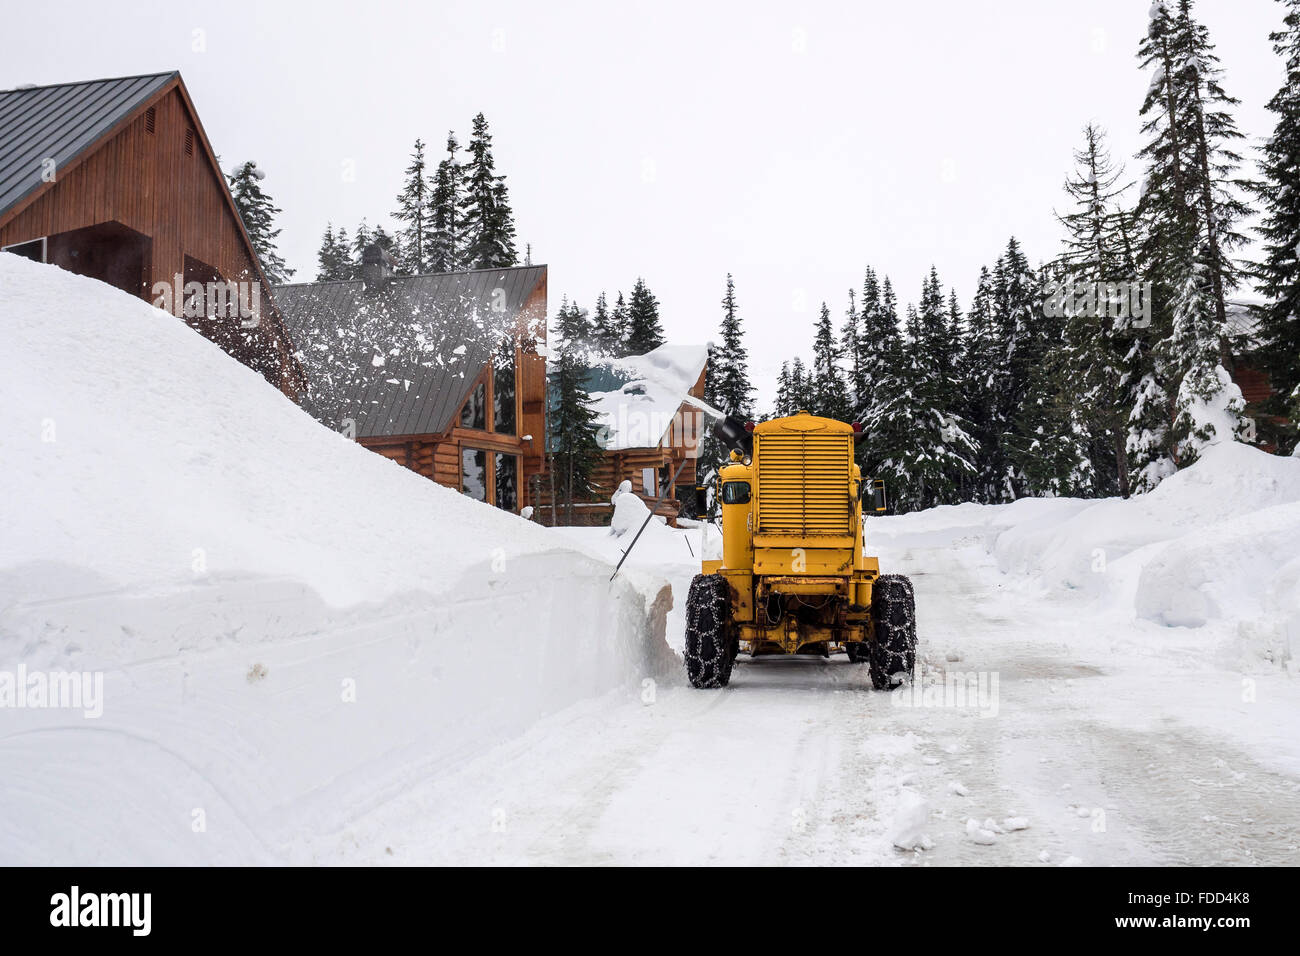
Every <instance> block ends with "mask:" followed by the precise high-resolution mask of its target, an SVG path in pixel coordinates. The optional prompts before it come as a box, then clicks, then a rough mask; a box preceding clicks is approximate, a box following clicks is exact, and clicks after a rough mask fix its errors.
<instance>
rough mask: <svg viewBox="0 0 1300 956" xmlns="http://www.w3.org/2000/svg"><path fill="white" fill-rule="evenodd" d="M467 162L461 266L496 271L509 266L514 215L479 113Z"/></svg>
mask: <svg viewBox="0 0 1300 956" xmlns="http://www.w3.org/2000/svg"><path fill="white" fill-rule="evenodd" d="M466 151H467V152H468V153H469V162H468V163H466V164H465V168H464V171H463V173H462V177H463V178H462V182H463V186H464V196H463V198H462V199H461V203H460V216H461V229H462V233H463V235H464V240H463V245H462V254H461V266H462V268H466V269H498V268H505V267H507V266H513V265H514V264H515V262H516V260H517V258H518V255H517V253H516V252H515V223H514V214H513V213H512V212H511V211H510V199H509V195H508V193H507V191H506V178H505V176H498V175H497V173H496V163H495V161H494V160H493V158H492V134H491V133H490V132H488V124H487V120H486V119H485V118H484V117H483V114H482V113H479V114H478V115H477V116H475V117H474V128H473V130H472V132H471V133H470V140H469V146H468V148H467V150H466Z"/></svg>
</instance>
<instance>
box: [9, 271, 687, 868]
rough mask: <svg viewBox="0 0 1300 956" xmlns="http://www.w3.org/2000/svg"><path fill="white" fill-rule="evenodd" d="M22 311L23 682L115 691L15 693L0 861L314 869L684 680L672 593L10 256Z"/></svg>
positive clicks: (14, 497)
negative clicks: (652, 687)
mask: <svg viewBox="0 0 1300 956" xmlns="http://www.w3.org/2000/svg"><path fill="white" fill-rule="evenodd" d="M0 324H2V325H3V327H4V329H5V332H6V343H5V348H4V351H3V353H0V354H2V357H0V394H3V397H4V400H5V406H6V408H7V409H8V410H9V413H10V418H9V420H10V423H11V426H10V427H9V428H6V429H3V430H0V460H3V461H4V463H5V465H4V469H3V472H0V677H3V675H4V674H5V673H9V674H14V673H17V671H18V669H19V668H25V669H26V671H27V672H29V673H30V672H32V671H45V672H85V673H96V674H99V675H101V676H102V681H103V695H102V703H103V715H102V717H99V718H98V719H95V718H87V717H85V716H83V713H82V711H80V710H75V711H69V710H67V709H53V708H35V707H28V708H23V709H17V708H15V707H14V706H13V703H14V702H13V701H10V702H7V703H6V702H5V701H3V700H2V699H0V776H2V777H3V778H4V779H5V781H6V786H5V787H4V788H3V789H2V790H0V863H6V864H12V863H113V862H130V863H173V862H193V863H206V862H226V863H234V862H248V861H278V862H285V861H293V862H308V861H309V860H307V859H303V858H302V853H303V852H305V851H303V850H302V849H301V848H302V847H303V846H305V845H306V843H307V841H306V840H305V839H304V838H305V837H311V838H319V837H320V836H321V835H322V834H338V833H342V832H345V830H346V827H347V825H348V823H349V821H350V820H352V819H354V818H356V817H357V816H358V815H359V814H361V813H363V812H364V811H365V810H366V809H367V808H369V807H372V806H373V805H375V804H376V803H379V802H382V801H384V800H386V799H388V798H389V797H391V796H393V795H394V794H396V793H398V792H401V791H402V790H404V789H406V788H408V787H409V786H411V785H412V784H413V783H414V782H416V781H417V780H418V779H420V778H422V777H423V776H426V775H428V774H430V773H434V772H436V771H438V769H439V768H441V767H444V766H446V765H447V764H448V763H450V762H454V761H458V760H460V759H461V758H463V757H465V756H468V755H470V754H473V753H475V752H477V751H480V750H482V749H483V748H484V747H486V746H489V745H491V744H493V743H495V742H497V741H499V740H502V739H504V738H506V737H507V736H511V735H515V734H518V733H521V732H522V731H523V730H525V729H526V728H527V727H528V726H530V725H531V724H532V723H533V722H535V721H536V720H537V719H538V718H539V717H541V716H542V715H544V714H546V713H550V712H553V711H556V710H559V709H561V708H563V707H566V706H568V705H569V704H571V703H573V702H574V701H576V700H578V699H581V698H585V697H591V696H594V695H597V694H603V693H607V692H610V691H612V690H615V689H617V688H621V687H635V686H637V682H639V681H640V680H641V679H643V678H644V677H646V676H649V675H658V674H660V673H663V672H665V670H666V669H671V670H674V671H675V663H676V662H675V660H674V658H673V655H672V653H671V651H669V649H668V647H667V645H666V644H665V642H664V627H665V619H666V615H667V613H668V609H669V606H670V604H671V595H670V593H669V592H668V589H667V588H666V587H663V586H662V585H661V582H660V581H659V580H658V579H654V578H652V577H651V576H649V575H641V576H640V577H635V578H633V577H623V578H620V579H617V580H615V581H614V582H613V583H612V584H611V583H610V582H609V580H608V578H609V573H610V567H609V565H608V563H607V562H606V561H604V560H603V559H602V557H600V556H599V555H597V554H596V553H594V552H591V551H584V550H583V549H581V548H580V547H575V546H574V545H573V543H572V542H571V541H570V540H569V539H566V538H564V537H562V536H560V535H557V534H556V533H555V532H552V531H548V530H547V529H544V528H541V527H540V526H538V525H535V524H532V523H530V522H527V521H524V520H523V519H521V518H519V517H516V516H512V515H509V514H506V513H503V512H500V511H497V510H495V509H493V508H489V507H486V506H484V505H480V504H477V503H474V502H471V501H470V500H468V499H466V498H464V497H462V496H460V495H458V494H456V493H455V492H452V491H450V490H448V489H445V488H441V487H439V486H437V485H434V484H433V483H432V482H429V481H427V480H426V479H423V478H421V477H419V476H417V475H415V474H414V473H412V472H410V471H407V470H406V469H403V468H401V467H399V466H397V465H395V464H392V463H390V462H388V461H386V460H385V459H383V458H381V457H380V456H378V455H375V454H373V453H371V452H367V451H365V450H364V449H362V448H361V447H359V446H358V445H356V444H355V443H353V442H350V441H348V440H346V439H344V438H343V437H342V436H340V435H336V434H334V433H332V432H330V431H329V430H327V429H325V428H324V427H323V426H321V425H319V424H318V423H316V422H315V421H313V420H312V419H311V418H310V417H309V416H307V415H306V414H304V413H303V412H301V411H300V410H299V409H298V408H297V407H296V406H295V405H293V403H292V402H290V401H288V400H286V399H285V398H284V397H283V396H281V395H280V394H279V393H278V392H277V391H276V390H275V389H274V388H272V387H271V386H270V385H268V384H267V383H266V382H265V381H264V380H263V379H262V378H261V377H260V376H259V375H257V374H256V373H254V372H252V371H250V370H248V369H246V368H244V367H243V366H241V365H239V364H238V363H236V362H235V361H233V360H232V359H230V358H228V357H227V356H226V355H225V354H224V353H222V352H221V351H220V350H219V349H218V348H217V347H216V346H214V345H212V344H210V343H209V342H207V341H206V340H205V339H203V338H202V337H201V336H199V335H197V334H196V333H194V332H193V331H192V330H190V329H188V328H186V327H185V326H184V325H183V323H181V322H180V321H179V320H177V319H174V318H172V317H171V316H168V315H166V314H164V313H162V312H161V311H159V310H157V309H154V308H152V307H151V306H149V305H148V304H146V303H144V302H142V301H140V300H138V299H135V298H133V297H131V296H128V295H126V294H125V293H122V292H119V291H117V290H114V289H111V288H109V287H108V286H105V285H103V284H102V283H98V282H95V281H93V280H89V279H84V278H80V277H77V276H73V275H70V274H68V273H66V272H63V271H61V270H59V269H56V268H54V267H50V266H43V265H38V264H35V263H31V262H28V261H27V260H24V259H20V258H18V257H16V256H7V255H0ZM0 683H2V682H0ZM52 807H57V808H58V813H57V815H56V814H54V813H52V812H51V808H52ZM486 812H488V810H487V809H485V813H486ZM200 822H201V823H202V826H200Z"/></svg>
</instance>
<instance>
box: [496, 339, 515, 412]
mask: <svg viewBox="0 0 1300 956" xmlns="http://www.w3.org/2000/svg"><path fill="white" fill-rule="evenodd" d="M492 429H493V431H496V432H500V433H501V434H502V435H513V434H515V342H514V339H511V338H507V339H505V341H503V342H502V343H501V347H500V348H498V349H497V351H496V355H494V356H493V358H492Z"/></svg>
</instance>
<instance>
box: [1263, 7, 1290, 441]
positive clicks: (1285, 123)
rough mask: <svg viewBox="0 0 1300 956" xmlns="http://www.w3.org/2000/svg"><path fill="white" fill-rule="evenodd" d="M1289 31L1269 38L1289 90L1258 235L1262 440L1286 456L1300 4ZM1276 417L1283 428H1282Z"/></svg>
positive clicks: (1266, 158)
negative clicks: (1265, 384) (1265, 388)
mask: <svg viewBox="0 0 1300 956" xmlns="http://www.w3.org/2000/svg"><path fill="white" fill-rule="evenodd" d="M1282 2H1283V3H1284V4H1285V6H1286V18H1285V19H1284V21H1283V23H1284V28H1283V29H1281V30H1278V31H1276V32H1274V33H1271V34H1270V35H1269V39H1270V40H1272V41H1273V49H1274V50H1275V51H1276V52H1277V54H1278V55H1279V56H1281V57H1282V58H1283V61H1284V63H1285V66H1286V82H1285V83H1284V84H1283V86H1282V88H1281V89H1280V90H1278V91H1277V93H1276V94H1275V95H1274V96H1273V98H1272V99H1271V100H1269V102H1268V109H1269V111H1270V112H1272V113H1273V115H1274V116H1276V117H1277V125H1276V126H1275V127H1274V129H1273V135H1272V136H1271V137H1270V138H1269V139H1268V140H1267V141H1266V142H1265V144H1264V147H1263V159H1262V161H1261V163H1260V169H1261V171H1262V173H1263V177H1264V182H1263V183H1262V185H1261V186H1259V187H1258V189H1257V193H1258V196H1259V198H1260V201H1261V203H1262V205H1263V207H1264V215H1263V222H1262V223H1261V225H1260V227H1259V230H1258V231H1259V233H1260V236H1261V237H1262V238H1263V246H1264V256H1263V262H1262V263H1261V264H1260V266H1259V270H1258V278H1259V285H1258V291H1259V293H1260V295H1262V296H1263V297H1264V299H1265V303H1264V305H1263V306H1261V307H1260V308H1258V309H1257V310H1256V313H1255V314H1256V319H1257V322H1258V332H1257V334H1258V339H1259V351H1258V354H1259V355H1260V356H1261V357H1262V359H1263V361H1264V363H1265V367H1266V369H1267V371H1268V373H1269V378H1270V380H1271V382H1272V385H1273V388H1274V389H1275V390H1276V391H1275V394H1274V395H1273V396H1272V397H1271V398H1270V399H1269V400H1268V401H1267V402H1265V403H1264V404H1263V407H1262V408H1261V411H1263V412H1264V413H1265V415H1266V417H1264V418H1262V420H1261V421H1260V422H1259V423H1258V424H1259V430H1260V435H1261V437H1262V438H1264V439H1266V440H1269V441H1272V442H1274V443H1276V444H1277V445H1278V450H1279V451H1280V452H1282V453H1283V454H1289V453H1291V452H1292V451H1293V450H1294V449H1295V448H1296V447H1297V437H1298V435H1300V190H1298V189H1297V188H1296V170H1298V169H1300V0H1282ZM1273 416H1276V417H1278V418H1280V419H1282V420H1283V421H1281V422H1276V421H1274V419H1273Z"/></svg>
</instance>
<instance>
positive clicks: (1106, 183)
mask: <svg viewBox="0 0 1300 956" xmlns="http://www.w3.org/2000/svg"><path fill="white" fill-rule="evenodd" d="M1083 134H1084V145H1083V148H1082V149H1080V150H1076V151H1075V153H1074V160H1075V164H1076V168H1075V172H1074V174H1073V176H1071V177H1069V178H1067V179H1066V182H1065V191H1066V194H1067V195H1068V196H1069V197H1070V199H1071V200H1072V202H1073V207H1072V209H1071V210H1070V211H1069V212H1067V213H1066V214H1064V215H1058V217H1057V218H1058V219H1059V220H1060V222H1061V224H1062V225H1063V226H1064V227H1065V230H1066V240H1065V248H1064V251H1063V253H1062V255H1061V259H1060V266H1061V272H1060V275H1059V276H1058V278H1057V285H1058V287H1059V288H1060V289H1062V291H1065V292H1067V293H1070V294H1071V297H1072V293H1073V290H1074V288H1075V287H1076V285H1085V286H1086V285H1090V286H1091V287H1092V289H1093V290H1094V291H1101V290H1103V289H1106V288H1107V287H1108V286H1113V284H1114V283H1118V282H1133V281H1136V278H1137V272H1136V270H1137V266H1136V263H1135V262H1134V258H1133V256H1134V251H1133V245H1132V232H1133V221H1132V216H1131V214H1130V213H1129V212H1127V211H1126V210H1125V209H1124V208H1123V206H1122V204H1121V196H1122V195H1123V193H1124V192H1125V190H1126V189H1127V188H1128V187H1127V185H1120V181H1121V180H1122V178H1123V175H1124V172H1123V169H1122V168H1121V167H1116V166H1115V165H1114V164H1113V163H1112V162H1111V159H1110V154H1109V153H1108V152H1107V150H1106V147H1105V133H1104V132H1103V131H1102V130H1101V129H1100V127H1098V126H1097V125H1096V124H1093V123H1089V124H1088V125H1087V126H1085V127H1084V130H1083ZM1046 291H1047V292H1048V293H1049V294H1051V293H1052V292H1053V291H1054V290H1052V289H1051V288H1050V287H1049V288H1048V289H1047V290H1046ZM1147 306H1148V308H1149V307H1150V303H1147ZM1120 311H1121V310H1120V309H1119V308H1118V303H1115V307H1113V308H1112V303H1111V302H1110V300H1109V299H1107V300H1106V301H1104V302H1103V301H1101V300H1095V304H1094V309H1093V310H1092V311H1089V310H1086V309H1085V310H1080V311H1079V313H1078V314H1067V315H1066V316H1065V322H1064V325H1063V327H1062V329H1061V338H1060V345H1059V349H1060V350H1061V351H1063V352H1064V354H1063V355H1062V356H1061V361H1060V364H1061V366H1062V369H1063V371H1062V376H1063V380H1062V381H1061V382H1060V383H1059V389H1058V401H1068V402H1070V403H1071V404H1072V405H1073V406H1075V407H1076V408H1077V409H1078V410H1079V413H1080V415H1081V420H1082V423H1083V428H1084V429H1085V431H1086V433H1087V436H1088V444H1089V446H1090V451H1089V455H1088V457H1089V458H1090V459H1091V460H1093V464H1094V471H1095V475H1096V479H1097V482H1098V483H1097V485H1096V487H1095V488H1094V489H1093V491H1094V492H1095V493H1098V494H1111V493H1113V492H1114V491H1118V492H1119V494H1121V495H1123V496H1125V497H1127V496H1128V494H1129V467H1128V453H1127V450H1126V439H1127V431H1128V416H1129V412H1130V409H1131V408H1132V400H1133V398H1134V396H1133V394H1132V390H1131V388H1130V384H1131V383H1132V382H1133V381H1134V378H1133V376H1132V370H1131V369H1130V368H1129V363H1128V361H1127V360H1126V359H1127V357H1128V356H1129V355H1130V353H1132V351H1133V347H1134V344H1135V337H1137V336H1143V337H1144V336H1145V335H1146V332H1145V330H1143V329H1139V328H1135V327H1134V325H1133V317H1132V316H1131V315H1128V314H1127V307H1126V308H1125V309H1124V310H1123V311H1124V312H1125V315H1123V316H1121V315H1120V314H1119V313H1120ZM1138 354H1139V355H1140V353H1138ZM1103 455H1104V456H1105V457H1106V459H1107V460H1108V462H1113V465H1110V464H1107V465H1106V466H1105V467H1104V468H1103V467H1099V463H1100V462H1101V461H1102V457H1101V456H1103ZM1112 476H1113V477H1112Z"/></svg>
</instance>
